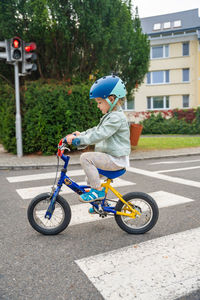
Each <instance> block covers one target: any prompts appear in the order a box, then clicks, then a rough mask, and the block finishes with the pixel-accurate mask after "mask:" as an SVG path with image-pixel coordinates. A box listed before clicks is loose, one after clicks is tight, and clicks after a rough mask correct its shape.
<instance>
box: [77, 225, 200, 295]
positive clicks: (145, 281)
mask: <svg viewBox="0 0 200 300" xmlns="http://www.w3.org/2000/svg"><path fill="white" fill-rule="evenodd" d="M76 263H77V264H78V266H79V267H80V268H81V270H82V271H83V272H84V273H85V274H86V275H87V276H88V278H89V280H90V281H91V282H92V283H93V284H94V286H95V287H96V288H97V289H98V290H99V292H100V293H101V294H102V296H103V297H104V299H105V300H115V299H124V300H125V299H126V300H132V299H138V300H149V299H152V300H174V299H176V298H177V297H181V296H184V295H186V294H188V293H191V292H193V291H195V290H197V289H199V288H200V273H199V269H200V228H197V229H192V230H188V231H185V232H180V233H177V234H171V235H169V236H163V237H161V238H157V239H154V240H150V241H147V242H143V243H140V244H138V245H137V244H136V245H131V246H129V247H125V248H121V249H117V250H114V251H111V252H107V253H103V254H99V255H95V256H91V257H87V258H83V259H80V260H77V261H76Z"/></svg>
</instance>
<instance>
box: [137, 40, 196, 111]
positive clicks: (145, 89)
mask: <svg viewBox="0 0 200 300" xmlns="http://www.w3.org/2000/svg"><path fill="white" fill-rule="evenodd" d="M174 40H175V41H174ZM174 40H173V38H172V39H171V40H168V41H166V40H165V41H162V40H160V45H162V44H166V43H168V44H169V58H165V59H153V60H151V61H150V68H149V71H158V70H170V83H167V84H153V85H147V83H146V77H145V79H144V83H143V84H142V85H141V86H140V87H139V89H138V90H137V91H136V92H135V111H144V110H147V97H151V96H152V97H153V96H169V105H170V107H169V109H173V108H182V95H190V107H197V106H198V105H200V46H199V41H198V40H197V38H196V37H195V38H194V36H192V37H189V36H188V37H185V36H184V38H183V40H181V38H180V37H179V38H178V41H176V39H174ZM184 41H189V42H190V47H189V49H190V50H189V51H190V52H189V56H182V42H184ZM156 43H157V44H159V41H157V42H156ZM184 68H189V69H190V80H189V82H188V83H184V82H182V69H184Z"/></svg>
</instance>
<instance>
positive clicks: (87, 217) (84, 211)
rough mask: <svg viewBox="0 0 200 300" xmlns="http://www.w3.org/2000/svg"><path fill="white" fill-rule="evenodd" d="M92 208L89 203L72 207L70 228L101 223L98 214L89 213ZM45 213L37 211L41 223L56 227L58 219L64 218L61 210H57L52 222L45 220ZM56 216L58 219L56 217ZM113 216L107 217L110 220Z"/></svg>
mask: <svg viewBox="0 0 200 300" xmlns="http://www.w3.org/2000/svg"><path fill="white" fill-rule="evenodd" d="M90 207H91V205H90V206H89V205H87V203H83V204H78V205H73V206H71V212H72V218H71V221H70V224H69V226H73V225H79V224H83V223H89V222H95V221H101V220H103V219H102V218H101V217H99V215H98V214H94V215H91V214H89V213H88V209H89V208H90ZM45 213H46V210H40V211H37V213H36V215H37V217H38V218H39V219H40V221H41V222H42V223H43V224H44V225H45V224H51V225H56V219H61V218H62V211H61V210H59V208H56V209H55V211H54V213H53V216H52V218H51V220H48V219H45V217H44V216H45ZM55 216H56V219H54V217H55ZM110 217H112V216H107V217H106V219H107V218H110Z"/></svg>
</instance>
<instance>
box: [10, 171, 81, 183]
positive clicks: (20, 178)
mask: <svg viewBox="0 0 200 300" xmlns="http://www.w3.org/2000/svg"><path fill="white" fill-rule="evenodd" d="M67 175H68V176H69V177H70V176H81V175H85V173H84V171H83V170H82V169H80V170H72V171H69V172H67ZM55 176H56V172H50V173H40V174H32V175H23V176H12V177H7V180H8V181H9V182H10V183H14V182H24V181H33V180H43V179H51V178H55ZM58 176H59V174H58Z"/></svg>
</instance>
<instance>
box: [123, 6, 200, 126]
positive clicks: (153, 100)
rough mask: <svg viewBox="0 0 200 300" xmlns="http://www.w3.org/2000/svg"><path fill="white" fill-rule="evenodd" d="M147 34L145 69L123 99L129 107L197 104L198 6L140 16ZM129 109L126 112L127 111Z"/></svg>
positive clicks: (199, 95) (199, 73)
mask: <svg viewBox="0 0 200 300" xmlns="http://www.w3.org/2000/svg"><path fill="white" fill-rule="evenodd" d="M141 26H142V29H143V32H144V33H146V34H148V37H149V40H150V45H151V50H150V67H149V72H148V74H147V75H146V77H145V79H144V83H143V84H142V85H141V86H140V87H139V88H138V90H137V91H136V92H135V95H134V100H133V101H132V102H130V103H125V107H124V108H125V110H127V114H128V117H129V119H130V121H131V111H135V112H139V111H147V110H168V109H174V108H191V107H197V106H199V105H200V18H199V16H198V9H192V10H188V11H182V12H177V13H172V14H165V15H160V16H154V17H148V18H142V19H141ZM129 112H130V113H129Z"/></svg>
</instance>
